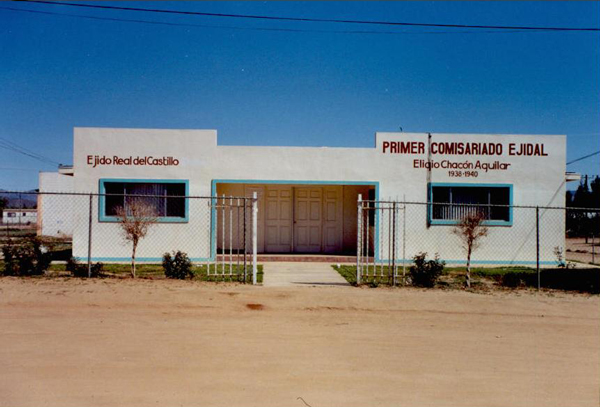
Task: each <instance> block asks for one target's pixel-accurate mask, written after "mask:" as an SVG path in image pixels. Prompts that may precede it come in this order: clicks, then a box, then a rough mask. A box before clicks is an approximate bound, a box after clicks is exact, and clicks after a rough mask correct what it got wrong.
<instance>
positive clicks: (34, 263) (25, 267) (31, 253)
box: [2, 237, 52, 276]
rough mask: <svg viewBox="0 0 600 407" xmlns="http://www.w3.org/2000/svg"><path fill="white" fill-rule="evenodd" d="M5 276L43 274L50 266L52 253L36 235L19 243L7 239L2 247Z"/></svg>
mask: <svg viewBox="0 0 600 407" xmlns="http://www.w3.org/2000/svg"><path fill="white" fill-rule="evenodd" d="M2 254H3V256H4V270H3V274H4V275H5V276H33V275H40V274H44V271H46V270H47V269H48V266H50V262H51V261H52V254H51V253H50V252H49V251H48V250H47V248H46V247H44V245H43V242H42V241H41V240H40V239H39V238H38V237H31V238H27V239H24V240H23V241H22V242H21V243H19V244H14V243H13V242H12V241H10V240H9V241H8V243H7V244H6V245H4V246H3V247H2Z"/></svg>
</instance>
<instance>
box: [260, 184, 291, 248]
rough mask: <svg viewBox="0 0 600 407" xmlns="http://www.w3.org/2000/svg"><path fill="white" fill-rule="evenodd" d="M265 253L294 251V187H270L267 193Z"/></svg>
mask: <svg viewBox="0 0 600 407" xmlns="http://www.w3.org/2000/svg"><path fill="white" fill-rule="evenodd" d="M265 195H266V196H265V205H266V208H265V252H266V253H289V252H291V251H292V187H291V186H269V187H267V189H266V193H265Z"/></svg>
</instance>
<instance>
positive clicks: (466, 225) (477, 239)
mask: <svg viewBox="0 0 600 407" xmlns="http://www.w3.org/2000/svg"><path fill="white" fill-rule="evenodd" d="M485 219H486V217H485V214H484V213H483V212H480V211H477V212H470V213H468V214H466V215H465V216H463V218H462V219H461V220H460V222H459V223H458V225H456V227H455V228H454V229H453V230H452V233H454V234H455V235H457V236H458V237H459V238H460V240H461V243H462V246H463V248H464V250H465V252H466V253H467V279H466V284H467V287H471V255H472V254H473V252H474V251H475V249H477V248H478V247H479V245H480V244H481V239H482V238H483V237H485V236H487V234H488V228H487V227H486V226H484V225H483V221H484V220H485Z"/></svg>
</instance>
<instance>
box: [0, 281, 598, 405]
mask: <svg viewBox="0 0 600 407" xmlns="http://www.w3.org/2000/svg"><path fill="white" fill-rule="evenodd" d="M599 305H600V301H599V297H598V296H595V297H588V296H583V295H570V294H554V295H548V294H541V295H536V294H534V293H528V292H521V293H518V294H515V293H494V294H476V293H466V292H461V291H441V290H432V291H421V290H416V289H369V288H364V289H357V288H353V287H299V288H296V287H290V288H267V287H252V286H239V285H226V284H219V285H209V284H202V283H194V282H188V281H186V282H178V281H141V280H140V281H132V280H122V281H121V280H114V279H107V280H93V281H85V280H76V279H71V280H61V279H52V280H48V279H30V280H27V279H17V278H1V279H0V405H1V406H299V407H303V406H305V404H304V402H303V400H304V401H305V402H306V403H307V404H308V405H310V406H312V407H323V406H434V405H439V406H442V405H443V406H457V405H460V406H567V405H568V406H598V405H599V403H600V390H599V384H600V307H599ZM299 397H301V398H302V399H299Z"/></svg>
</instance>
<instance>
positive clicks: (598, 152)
mask: <svg viewBox="0 0 600 407" xmlns="http://www.w3.org/2000/svg"><path fill="white" fill-rule="evenodd" d="M598 154H600V150H598V151H596V152H595V153H592V154H588V155H584V156H583V157H579V158H577V159H575V160H573V161H569V162H568V163H567V165H569V164H573V163H576V162H577V161H581V160H585V159H586V158H590V157H593V156H595V155H598Z"/></svg>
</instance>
